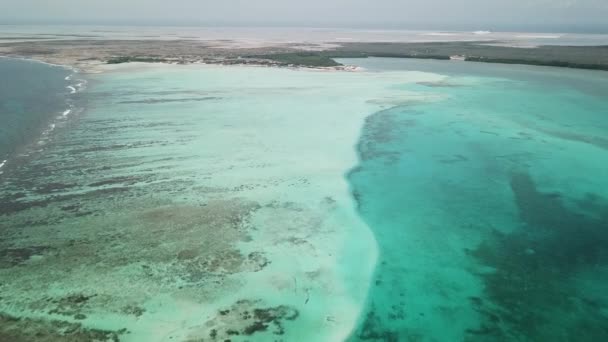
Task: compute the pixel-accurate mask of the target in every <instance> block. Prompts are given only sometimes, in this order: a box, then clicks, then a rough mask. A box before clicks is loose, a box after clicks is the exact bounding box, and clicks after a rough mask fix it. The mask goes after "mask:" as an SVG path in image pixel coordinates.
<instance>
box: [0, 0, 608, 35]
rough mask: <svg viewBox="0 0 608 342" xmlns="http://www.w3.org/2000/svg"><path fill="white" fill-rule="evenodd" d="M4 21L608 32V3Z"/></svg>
mask: <svg viewBox="0 0 608 342" xmlns="http://www.w3.org/2000/svg"><path fill="white" fill-rule="evenodd" d="M0 9H1V10H0V24H20V23H23V24H32V23H42V24H46V23H54V24H87V23H88V24H121V25H202V26H207V25H222V26H310V27H351V28H357V27H362V28H363V27H364V28H389V29H390V28H404V29H443V30H449V29H453V30H495V31H498V30H513V31H560V32H575V31H587V32H592V31H598V32H604V33H606V32H608V20H607V19H606V18H608V0H297V1H296V0H214V1H210V0H0Z"/></svg>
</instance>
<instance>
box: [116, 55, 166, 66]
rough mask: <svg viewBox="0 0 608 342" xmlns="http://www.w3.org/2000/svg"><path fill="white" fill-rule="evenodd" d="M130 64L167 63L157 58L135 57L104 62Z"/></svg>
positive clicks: (123, 57) (163, 59)
mask: <svg viewBox="0 0 608 342" xmlns="http://www.w3.org/2000/svg"><path fill="white" fill-rule="evenodd" d="M130 62H143V63H162V62H167V60H166V59H165V58H159V57H136V56H120V57H111V58H110V59H108V60H107V61H106V63H107V64H121V63H130Z"/></svg>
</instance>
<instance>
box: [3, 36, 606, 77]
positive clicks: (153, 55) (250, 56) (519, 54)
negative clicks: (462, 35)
mask: <svg viewBox="0 0 608 342" xmlns="http://www.w3.org/2000/svg"><path fill="white" fill-rule="evenodd" d="M223 43H225V42H221V41H212V40H210V41H195V42H193V41H188V40H173V41H158V40H103V39H101V40H56V41H31V42H26V43H0V55H1V56H3V57H8V58H23V59H32V60H38V61H41V62H45V63H49V64H56V65H68V66H70V67H73V68H77V69H81V70H82V71H83V72H90V73H95V72H98V67H99V66H101V65H106V64H123V63H130V62H148V63H167V64H187V65H190V64H217V65H254V66H268V67H296V68H327V69H328V70H343V69H344V70H347V71H351V70H350V69H349V67H348V66H342V65H340V63H338V62H336V59H339V58H367V57H389V58H418V59H437V60H450V59H452V60H454V59H455V61H454V62H460V61H462V60H464V61H469V62H483V63H500V64H522V65H540V66H554V67H567V68H574V69H589V70H604V71H608V46H601V45H599V46H562V45H554V46H552V45H540V46H538V47H535V48H521V47H509V46H502V45H500V43H501V42H500V41H458V42H427V43H397V42H356V41H352V42H340V43H339V44H337V43H335V44H333V45H329V43H327V42H325V43H321V42H318V43H316V45H315V44H312V43H307V44H304V45H305V46H308V45H311V44H312V45H314V46H316V47H317V48H316V49H310V48H303V45H302V44H303V43H283V44H270V43H268V45H260V46H256V47H235V46H236V45H234V44H233V45H230V46H225V45H222V44H223ZM491 43H494V44H497V45H492V44H491ZM218 44H219V47H218Z"/></svg>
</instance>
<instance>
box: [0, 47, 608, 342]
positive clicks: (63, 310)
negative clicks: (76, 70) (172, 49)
mask: <svg viewBox="0 0 608 342" xmlns="http://www.w3.org/2000/svg"><path fill="white" fill-rule="evenodd" d="M22 63H25V62H22ZM348 63H353V64H360V65H363V66H364V67H365V68H366V69H367V71H365V72H353V73H349V72H327V71H314V70H290V69H281V68H257V67H222V66H194V65H192V66H177V65H141V64H133V65H121V66H108V67H105V68H103V71H104V72H103V73H100V74H95V75H87V76H86V78H87V79H88V80H89V86H88V87H87V89H86V90H85V91H82V92H78V93H77V94H74V95H72V96H70V97H68V98H67V99H68V100H70V101H71V102H68V107H67V108H72V110H73V112H71V113H69V114H68V115H66V116H64V115H63V112H62V111H61V109H60V108H59V107H61V106H59V103H60V102H61V101H63V100H65V99H66V98H65V92H66V89H65V87H66V86H67V85H65V84H63V82H64V81H70V82H71V83H73V84H74V85H76V84H78V83H80V81H77V79H78V78H79V77H80V76H77V75H74V76H73V80H65V79H64V78H61V77H60V80H59V81H57V82H59V83H58V87H57V88H56V87H53V89H57V91H58V92H59V93H61V94H63V95H62V96H63V98H61V97H59V98H57V99H58V100H57V101H58V102H57V104H58V106H59V107H57V108H58V109H55V107H51V106H48V108H49V109H52V110H50V111H46V112H45V113H47V112H48V113H49V114H45V115H50V116H47V117H48V118H49V120H50V121H49V122H48V124H50V125H55V126H44V125H43V131H45V129H44V127H55V129H52V130H48V129H46V131H47V133H45V134H46V135H45V134H43V135H40V133H39V132H34V131H31V133H30V134H29V135H27V139H25V140H27V141H33V142H34V143H33V144H29V145H27V144H26V145H27V146H26V147H24V151H23V153H17V154H13V155H12V156H11V157H10V158H9V161H8V162H7V164H6V166H5V168H3V169H2V174H0V218H1V219H0V231H1V232H2V236H1V238H0V279H2V281H1V282H0V291H2V293H3V295H2V296H0V340H6V341H32V340H37V341H38V340H40V341H64V340H66V341H90V340H101V341H113V340H120V341H146V342H147V341H225V340H231V341H275V340H276V341H343V340H353V341H357V340H372V341H373V340H375V341H408V340H412V341H461V340H466V341H496V340H499V341H500V340H521V341H525V340H529V341H545V340H549V341H568V340H573V339H575V337H576V340H585V341H598V340H600V341H601V340H605V339H606V334H607V331H606V329H607V325H606V323H605V322H606V318H607V317H606V316H607V315H608V298H606V296H607V295H606V291H605V284H606V280H607V279H608V268H607V267H606V257H607V256H608V254H607V248H608V247H607V246H608V242H607V241H606V240H607V239H608V238H607V236H606V229H608V228H607V225H606V222H607V221H606V220H607V215H608V214H607V213H608V209H607V208H608V203H607V202H606V197H607V196H608V194H607V193H606V192H607V190H606V189H608V178H607V177H605V175H606V174H607V171H608V160H607V159H608V155H607V151H606V150H607V149H608V144H607V141H608V136H607V134H608V133H607V132H608V129H607V128H608V127H607V126H608V120H606V118H605V117H604V116H605V115H606V113H608V100H606V99H607V98H608V94H607V93H606V92H607V90H608V87H606V85H607V83H608V77H607V76H606V75H605V74H604V73H593V72H585V71H577V70H563V69H552V68H534V67H522V66H500V65H481V64H470V63H452V62H434V61H414V60H409V61H403V60H394V59H393V60H391V59H368V60H350V61H348ZM39 67H40V68H43V69H44V68H52V67H50V66H45V65H39ZM15 70H16V69H15ZM45 70H47V69H45ZM61 76H63V74H62V75H61ZM32 77H34V75H30V76H28V77H25V76H24V79H31V78H32ZM62 88H63V89H62ZM67 91H68V92H70V90H69V89H68V90H67ZM6 94H8V93H7V92H2V93H0V97H2V98H3V99H4V98H6V97H7V96H6ZM35 95H36V94H34V96H33V97H30V98H29V99H27V100H24V101H23V102H24V103H26V104H28V105H29V106H42V107H45V105H44V103H45V102H44V101H45V100H43V99H44V97H40V100H41V101H40V103H38V102H36V101H37V100H36V99H37V98H38V97H36V96H35ZM32 99H33V100H32ZM60 100H61V101H60ZM85 104H86V108H85V109H84V110H82V111H80V110H78V109H77V108H78V106H79V105H85ZM69 106H72V107H69ZM53 113H54V114H53ZM41 115H42V114H41ZM45 125H46V124H45ZM39 142H41V143H39ZM32 151H33V152H35V153H30V152H32ZM573 334H575V337H573V336H574V335H573Z"/></svg>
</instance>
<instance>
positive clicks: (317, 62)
mask: <svg viewBox="0 0 608 342" xmlns="http://www.w3.org/2000/svg"><path fill="white" fill-rule="evenodd" d="M246 58H260V59H267V60H271V61H274V62H278V63H279V64H282V65H293V66H307V67H333V66H340V65H342V64H340V63H338V62H336V61H335V60H333V58H332V57H330V56H328V55H327V54H325V53H323V52H293V53H278V54H271V55H262V56H247V57H246Z"/></svg>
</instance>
